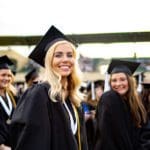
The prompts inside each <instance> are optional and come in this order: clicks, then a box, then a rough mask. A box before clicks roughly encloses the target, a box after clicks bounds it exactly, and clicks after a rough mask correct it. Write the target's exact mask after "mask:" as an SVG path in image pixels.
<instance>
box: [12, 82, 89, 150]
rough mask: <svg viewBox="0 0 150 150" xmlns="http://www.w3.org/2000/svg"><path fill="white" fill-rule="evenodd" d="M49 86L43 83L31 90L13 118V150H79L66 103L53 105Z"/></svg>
mask: <svg viewBox="0 0 150 150" xmlns="http://www.w3.org/2000/svg"><path fill="white" fill-rule="evenodd" d="M49 88H50V87H49V86H48V84H46V83H40V84H36V85H34V86H32V87H31V88H29V89H28V90H27V91H26V92H25V93H24V94H23V96H22V98H21V99H20V100H19V102H18V105H17V108H16V110H15V111H14V113H13V116H12V123H11V133H12V150H78V145H77V141H76V138H75V136H74V135H73V133H72V131H71V127H70V121H69V117H68V114H67V113H66V110H65V108H64V106H63V104H62V102H60V101H59V102H52V101H51V100H50V99H49V96H48V90H49ZM78 113H79V119H80V123H81V124H80V125H81V129H80V130H81V143H82V150H87V143H86V132H85V124H84V118H83V113H82V112H81V109H80V108H78Z"/></svg>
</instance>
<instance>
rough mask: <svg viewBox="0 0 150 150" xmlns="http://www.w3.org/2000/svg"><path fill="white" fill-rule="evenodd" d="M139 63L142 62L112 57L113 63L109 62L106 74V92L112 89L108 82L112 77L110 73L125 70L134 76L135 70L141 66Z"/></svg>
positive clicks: (124, 71)
mask: <svg viewBox="0 0 150 150" xmlns="http://www.w3.org/2000/svg"><path fill="white" fill-rule="evenodd" d="M139 65H140V63H138V62H133V61H125V60H119V59H112V60H111V63H110V64H109V67H108V70H107V73H106V76H105V86H104V92H106V91H108V90H109V89H110V86H109V82H108V80H109V78H110V77H109V75H108V74H113V73H122V72H123V73H126V74H128V75H130V76H132V75H133V74H134V72H135V71H136V69H137V68H138V67H139Z"/></svg>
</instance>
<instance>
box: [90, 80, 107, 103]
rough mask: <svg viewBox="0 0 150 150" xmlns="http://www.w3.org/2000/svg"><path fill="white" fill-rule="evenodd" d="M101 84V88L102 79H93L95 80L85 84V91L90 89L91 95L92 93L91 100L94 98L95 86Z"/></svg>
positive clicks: (102, 84)
mask: <svg viewBox="0 0 150 150" xmlns="http://www.w3.org/2000/svg"><path fill="white" fill-rule="evenodd" d="M99 86H101V87H102V88H103V86H104V80H95V81H91V82H89V83H88V85H87V91H90V90H91V93H92V94H91V95H92V100H95V98H96V95H95V88H97V87H99Z"/></svg>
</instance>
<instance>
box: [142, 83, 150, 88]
mask: <svg viewBox="0 0 150 150" xmlns="http://www.w3.org/2000/svg"><path fill="white" fill-rule="evenodd" d="M142 85H143V87H144V89H150V83H147V82H143V83H142Z"/></svg>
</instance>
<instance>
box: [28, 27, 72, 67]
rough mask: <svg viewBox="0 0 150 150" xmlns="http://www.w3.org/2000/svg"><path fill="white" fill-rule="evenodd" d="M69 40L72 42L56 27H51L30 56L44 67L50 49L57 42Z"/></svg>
mask: <svg viewBox="0 0 150 150" xmlns="http://www.w3.org/2000/svg"><path fill="white" fill-rule="evenodd" d="M62 40H67V41H69V42H72V43H73V41H71V39H68V38H67V37H66V36H65V35H64V34H63V33H62V32H60V31H59V30H58V29H57V28H56V27H55V26H51V27H50V28H49V30H48V31H47V32H46V34H45V35H44V36H43V37H42V39H41V40H40V41H39V43H38V44H37V46H36V47H35V49H34V50H33V51H32V52H31V54H30V55H29V58H31V59H32V60H34V61H35V62H37V63H38V64H40V65H41V66H43V67H44V59H45V55H46V52H47V51H48V49H49V48H50V47H51V46H52V45H53V44H54V43H56V42H58V41H62Z"/></svg>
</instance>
